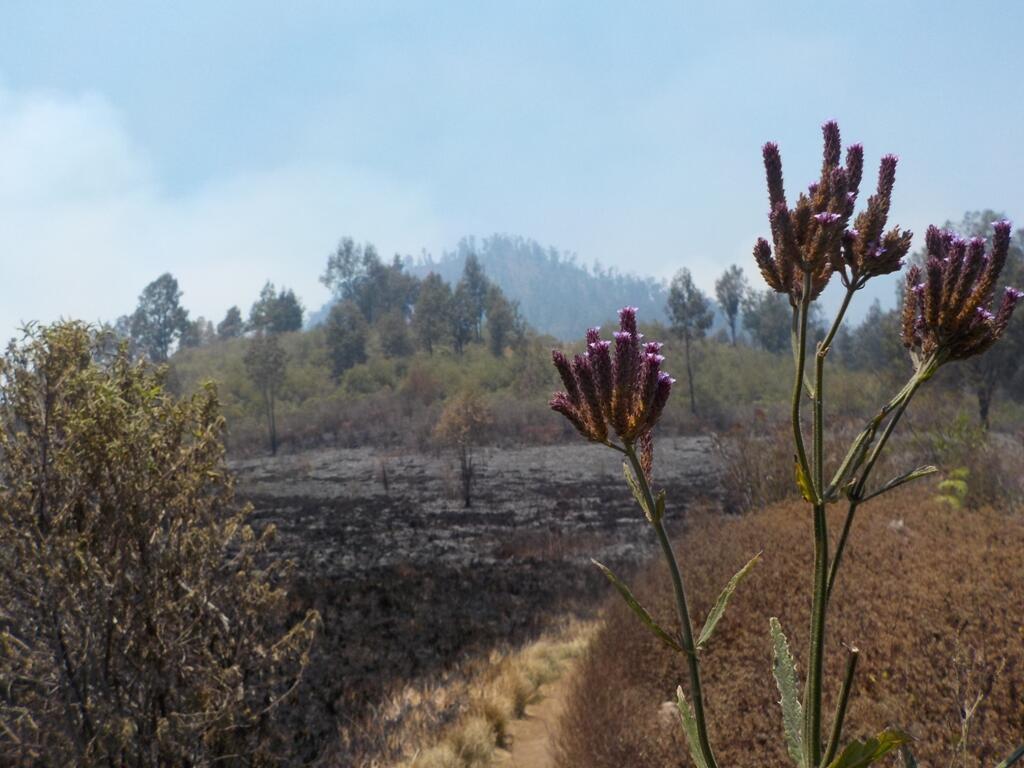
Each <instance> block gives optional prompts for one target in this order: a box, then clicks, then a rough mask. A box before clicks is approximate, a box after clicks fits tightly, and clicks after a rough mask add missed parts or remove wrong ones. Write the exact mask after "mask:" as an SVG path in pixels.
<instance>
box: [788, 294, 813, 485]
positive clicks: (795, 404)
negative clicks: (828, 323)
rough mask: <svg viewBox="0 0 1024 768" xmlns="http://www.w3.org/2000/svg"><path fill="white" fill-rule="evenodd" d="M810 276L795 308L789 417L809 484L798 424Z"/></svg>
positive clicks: (809, 474)
mask: <svg viewBox="0 0 1024 768" xmlns="http://www.w3.org/2000/svg"><path fill="white" fill-rule="evenodd" d="M810 294H811V276H810V275H809V274H805V275H804V290H803V297H802V298H801V300H800V306H799V307H798V308H797V313H798V314H797V332H796V380H795V382H794V383H793V400H792V403H791V413H790V417H791V419H792V422H793V443H794V445H795V446H796V458H797V462H798V463H799V464H800V470H801V471H802V472H803V473H804V476H805V477H806V478H807V480H808V481H809V482H810V480H811V468H810V466H809V465H808V463H807V450H806V449H805V448H804V434H803V427H802V425H801V424H800V400H801V398H802V397H803V385H804V368H805V367H806V361H807V345H806V343H805V339H806V338H807V312H808V307H809V306H810V303H811V302H810Z"/></svg>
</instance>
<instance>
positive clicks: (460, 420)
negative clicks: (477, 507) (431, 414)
mask: <svg viewBox="0 0 1024 768" xmlns="http://www.w3.org/2000/svg"><path fill="white" fill-rule="evenodd" d="M492 421H493V417H492V415H491V412H490V409H488V407H487V404H486V403H485V402H484V400H483V398H482V397H481V396H480V395H479V393H477V392H473V391H465V392H460V393H459V394H457V395H454V396H453V397H452V398H451V399H449V400H448V402H447V403H446V404H445V407H444V410H443V411H441V416H440V418H439V419H438V420H437V424H436V425H435V426H434V437H435V439H437V441H438V442H439V443H440V444H441V445H444V446H447V447H449V448H453V449H455V452H456V455H457V456H458V459H459V478H460V480H461V481H462V500H463V503H464V505H465V506H466V507H467V508H469V507H470V506H472V489H473V478H474V464H473V448H474V447H475V446H476V445H477V444H478V443H479V442H480V441H481V439H482V438H483V436H484V433H485V432H486V430H487V427H488V426H489V425H490V424H491V422H492Z"/></svg>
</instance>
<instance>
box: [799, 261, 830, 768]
mask: <svg viewBox="0 0 1024 768" xmlns="http://www.w3.org/2000/svg"><path fill="white" fill-rule="evenodd" d="M810 294H811V275H810V274H809V273H807V272H805V273H804V281H803V292H802V294H801V298H800V305H799V308H798V312H799V314H798V321H797V332H796V338H795V344H796V377H795V380H794V383H793V401H792V419H793V442H794V444H795V446H796V454H797V462H798V463H799V467H800V471H801V472H803V474H804V476H805V477H806V478H807V479H808V481H809V482H810V484H811V486H812V491H813V495H814V500H813V505H814V592H813V594H814V597H813V602H812V606H811V632H810V663H809V665H808V673H807V688H806V690H805V693H804V701H805V702H806V704H805V710H804V761H805V763H806V765H807V766H808V768H816V766H817V765H818V763H819V761H820V760H821V677H822V666H823V665H822V657H823V656H824V635H825V604H826V602H825V590H826V588H827V584H828V581H827V580H828V532H827V529H826V526H825V505H824V503H823V502H822V501H821V490H822V488H821V485H820V484H819V483H818V482H816V480H817V477H818V475H819V474H820V471H819V470H820V462H819V461H817V460H816V461H815V467H814V471H813V472H812V468H811V467H810V466H809V465H808V461H807V451H806V449H805V447H804V439H803V427H802V425H801V422H800V400H801V398H802V396H803V382H804V368H805V364H806V360H807V315H808V308H809V306H810ZM816 368H817V369H818V370H820V366H816ZM819 389H820V381H815V384H814V390H813V392H812V394H813V396H814V405H815V408H814V414H815V418H814V444H813V448H814V453H815V458H816V459H817V455H818V454H819V453H820V452H821V442H822V438H821V432H822V430H821V420H820V418H819V414H820V409H819V400H818V398H819V395H820V392H819Z"/></svg>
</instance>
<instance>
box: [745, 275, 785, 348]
mask: <svg viewBox="0 0 1024 768" xmlns="http://www.w3.org/2000/svg"><path fill="white" fill-rule="evenodd" d="M792 325H793V309H792V307H790V305H789V300H788V299H787V298H786V297H785V296H783V295H782V294H779V293H776V292H775V291H773V290H771V289H765V290H763V291H751V292H750V293H748V294H747V295H746V296H745V297H744V299H743V328H744V329H745V330H746V331H747V333H749V334H750V338H751V339H752V340H753V341H754V343H755V344H757V345H758V346H760V347H761V348H762V349H765V350H767V351H768V352H774V353H776V354H778V353H780V352H783V351H784V350H786V349H788V348H789V347H790V336H791V334H792Z"/></svg>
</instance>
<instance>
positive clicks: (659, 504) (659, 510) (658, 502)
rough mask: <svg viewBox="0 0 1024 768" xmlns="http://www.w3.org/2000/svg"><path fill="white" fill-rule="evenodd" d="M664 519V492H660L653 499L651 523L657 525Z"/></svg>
mask: <svg viewBox="0 0 1024 768" xmlns="http://www.w3.org/2000/svg"><path fill="white" fill-rule="evenodd" d="M663 517H665V492H664V491H661V492H660V493H659V494H658V495H657V496H656V497H655V499H654V519H653V520H652V521H651V522H652V523H659V522H661V519H662V518H663Z"/></svg>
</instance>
